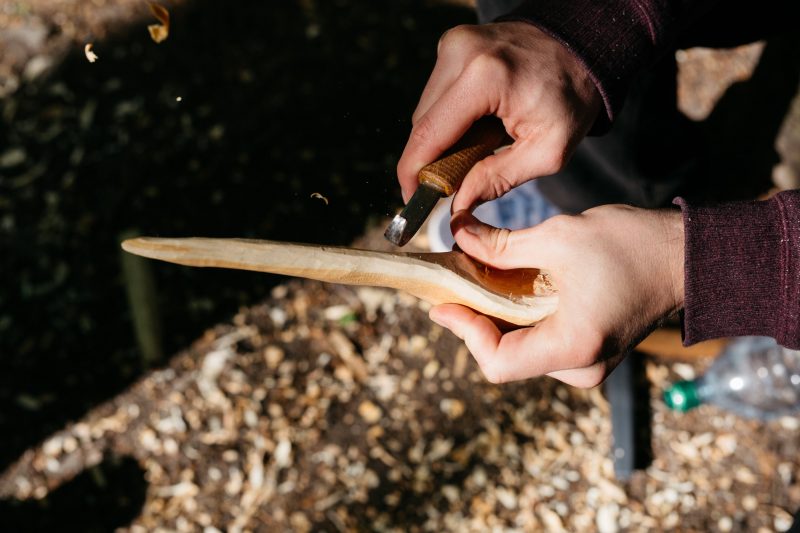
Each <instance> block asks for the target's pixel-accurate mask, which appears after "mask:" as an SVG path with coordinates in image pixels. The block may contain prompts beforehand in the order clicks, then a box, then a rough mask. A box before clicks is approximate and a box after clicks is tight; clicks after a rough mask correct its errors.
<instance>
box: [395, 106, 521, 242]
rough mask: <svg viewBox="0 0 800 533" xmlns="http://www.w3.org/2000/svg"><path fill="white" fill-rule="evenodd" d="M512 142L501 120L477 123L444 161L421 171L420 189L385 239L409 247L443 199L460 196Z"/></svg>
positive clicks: (396, 217) (492, 118)
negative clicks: (474, 172)
mask: <svg viewBox="0 0 800 533" xmlns="http://www.w3.org/2000/svg"><path fill="white" fill-rule="evenodd" d="M508 139H509V137H508V135H506V130H505V128H504V127H503V123H502V122H501V121H500V120H499V119H497V118H495V117H484V118H482V119H480V120H477V121H476V122H475V123H474V124H473V125H472V127H471V128H470V129H469V130H467V132H466V133H465V134H464V135H463V136H462V137H461V139H460V140H459V141H458V142H457V143H456V144H455V145H453V147H452V148H451V149H450V150H448V151H447V152H445V154H444V155H443V156H442V158H441V159H439V160H437V161H434V162H433V163H431V164H429V165H427V166H425V167H423V168H422V170H420V171H419V175H418V180H419V187H417V190H416V192H414V195H413V196H412V197H411V199H410V200H409V201H408V203H407V204H406V206H405V208H404V209H403V210H402V211H401V212H400V214H398V215H396V216H395V217H394V219H393V220H392V222H391V223H390V224H389V227H387V228H386V232H385V233H384V234H383V235H384V237H386V238H387V239H388V240H389V242H391V243H393V244H395V245H397V246H403V245H405V244H406V243H407V242H408V241H409V240H411V237H413V236H414V235H415V234H416V233H417V231H419V228H420V227H421V226H422V224H423V222H425V220H426V219H427V218H428V215H430V213H431V211H432V210H433V208H434V206H435V205H436V203H437V202H438V201H439V199H440V198H444V197H446V196H450V195H451V194H453V193H454V192H456V190H457V189H458V188H459V187H460V186H461V182H462V181H463V179H464V176H466V175H467V173H468V172H469V171H470V169H471V168H472V167H474V166H475V164H476V163H477V162H478V161H480V160H481V159H483V158H484V157H486V156H488V155H490V154H492V153H493V152H494V151H495V150H497V149H498V148H500V147H501V146H502V145H503V144H504V143H505V142H506V140H508Z"/></svg>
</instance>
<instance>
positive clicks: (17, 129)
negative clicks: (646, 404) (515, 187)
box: [0, 0, 800, 531]
mask: <svg viewBox="0 0 800 533" xmlns="http://www.w3.org/2000/svg"><path fill="white" fill-rule="evenodd" d="M163 5H164V6H165V7H166V8H167V9H168V10H169V13H170V15H171V19H170V27H169V36H168V38H167V39H166V40H164V41H163V42H161V43H158V44H157V43H155V42H154V41H153V40H152V39H151V37H150V35H149V33H148V30H147V26H148V25H151V24H157V23H158V21H157V20H156V19H155V17H154V15H153V13H152V12H151V11H150V9H149V7H148V4H147V3H146V2H143V1H139V0H135V1H134V0H92V1H87V2H64V1H61V0H30V1H5V0H1V1H0V51H1V53H2V55H1V56H0V93H1V94H2V102H0V265H2V270H1V271H2V274H3V275H2V280H1V281H0V283H2V288H0V472H5V474H2V475H0V480H2V482H0V487H2V488H0V494H2V495H3V496H4V497H5V498H6V499H4V500H2V501H0V525H13V529H9V530H15V531H21V530H55V529H60V530H63V529H64V527H65V524H68V525H69V527H70V528H72V529H75V530H82V531H107V530H112V529H114V528H117V527H130V528H132V529H133V530H137V528H140V529H139V530H145V529H146V530H150V529H154V528H156V527H165V528H168V529H179V530H193V529H197V528H206V530H207V531H214V530H215V529H214V528H217V529H219V530H225V529H232V530H236V529H237V528H239V530H244V529H256V530H259V529H260V530H265V531H266V530H270V531H271V530H276V529H284V530H310V529H314V530H333V531H335V530H351V529H382V530H391V529H392V528H395V529H397V530H414V529H417V530H423V529H425V530H431V529H434V530H437V529H438V530H442V529H450V530H463V529H462V526H463V527H464V528H473V529H476V530H480V529H483V528H484V527H490V526H496V527H501V528H518V529H520V530H536V529H541V528H547V529H551V530H556V529H558V527H562V528H564V529H565V530H570V531H575V530H592V529H595V528H601V529H602V528H605V530H608V531H611V530H614V529H613V527H612V526H617V527H618V526H619V525H620V524H622V525H623V526H624V525H625V524H627V526H625V527H629V528H633V529H637V528H644V529H647V528H651V527H655V528H659V527H662V528H665V529H671V528H675V527H683V528H685V529H687V530H691V529H695V530H709V529H718V530H749V531H754V530H757V529H758V527H764V528H767V529H781V528H782V527H783V526H784V524H786V523H787V521H790V517H789V513H791V512H793V511H794V509H796V508H797V507H798V506H800V485H798V477H797V476H798V459H797V457H798V455H797V453H796V452H797V450H796V444H794V442H795V441H796V440H797V437H798V425H797V423H796V422H794V423H793V422H792V421H790V420H783V421H781V422H779V423H776V424H774V425H773V426H771V430H770V431H769V432H761V431H758V429H759V427H760V426H758V425H757V424H756V423H754V422H746V421H741V420H738V419H736V418H733V417H731V416H730V415H726V414H724V413H716V412H713V411H712V413H713V414H714V416H715V417H716V418H715V420H717V422H713V423H710V422H709V419H708V418H707V417H706V416H705V415H707V414H708V412H706V413H705V415H703V414H700V415H695V414H691V415H686V416H684V417H682V418H681V417H679V416H677V415H673V414H671V413H666V412H664V411H663V410H659V409H661V408H660V407H654V410H655V413H654V419H653V423H654V430H653V433H654V436H653V438H654V441H655V442H654V443H653V448H654V450H653V455H654V463H653V464H654V465H655V466H653V467H651V469H649V470H647V471H642V472H639V473H638V475H637V476H635V477H634V478H633V479H632V481H630V482H629V483H626V484H619V483H616V482H615V481H614V476H613V469H612V468H610V466H609V465H610V463H609V462H608V461H610V459H609V450H610V444H609V432H610V429H609V423H608V420H607V418H608V416H607V415H608V405H607V403H606V401H605V399H604V398H603V396H602V394H600V392H598V391H593V392H585V391H574V390H571V389H568V388H567V387H563V386H560V385H558V384H555V383H552V382H550V381H543V380H536V381H534V382H532V383H527V384H518V385H514V386H507V387H502V388H500V387H494V386H490V385H488V384H486V383H484V382H483V381H482V378H481V377H480V375H479V373H478V372H477V369H476V368H475V366H474V364H473V363H472V362H471V360H469V358H467V357H466V355H465V352H464V350H463V348H462V347H461V346H460V345H459V343H457V342H456V341H455V339H453V338H452V337H450V336H449V334H446V333H443V332H442V331H441V330H440V329H438V328H437V327H435V326H433V325H431V324H429V323H428V322H427V319H426V317H425V312H424V309H420V306H419V305H418V303H417V302H415V301H414V300H413V299H408V298H404V297H403V296H398V295H394V294H391V293H386V292H381V291H373V292H370V291H366V290H357V291H356V290H350V289H344V288H335V287H331V286H325V285H321V284H314V283H309V282H304V283H299V282H291V283H289V284H288V285H287V282H286V280H282V279H280V278H278V277H275V276H264V275H254V274H250V273H241V272H228V271H213V270H212V271H206V270H196V269H188V268H178V267H174V266H166V265H155V264H152V265H151V264H150V263H148V262H145V261H139V260H136V259H133V258H130V257H128V258H125V257H123V255H122V253H121V252H120V249H119V243H120V241H121V240H122V239H123V238H126V237H130V236H135V235H153V236H188V235H203V236H220V237H249V238H268V239H275V240H288V241H301V242H313V243H321V244H341V245H350V244H352V243H354V242H360V243H362V244H365V245H371V246H373V247H377V246H381V244H378V243H379V242H380V238H377V240H376V231H378V232H379V231H380V230H382V227H383V225H385V222H386V219H387V217H389V216H390V215H392V214H393V213H394V212H395V210H396V209H397V207H399V205H400V204H401V201H400V195H399V188H398V186H397V185H396V178H395V172H394V169H395V165H396V161H397V159H398V157H399V154H400V152H401V150H402V147H403V146H404V144H405V140H406V137H407V134H408V131H409V130H410V116H411V112H412V110H413V108H414V106H415V105H416V101H417V98H418V96H419V93H420V92H421V89H422V87H423V86H424V83H425V81H426V79H427V76H428V74H429V72H430V70H431V68H432V66H433V62H434V60H435V50H436V43H437V40H438V38H439V36H440V35H441V33H442V32H443V31H444V30H446V29H448V28H450V27H452V26H454V25H457V24H461V23H471V22H474V21H475V16H474V13H473V11H472V9H471V7H470V6H469V2H455V3H453V2H435V1H423V0H417V1H412V0H403V1H401V0H395V1H391V2H378V3H376V2H368V1H360V0H336V1H331V2H317V1H315V0H293V1H286V2H257V1H247V2H236V3H221V2H212V1H209V0H194V1H191V2H190V1H182V0H180V1H179V0H175V1H171V2H164V4H163ZM88 43H91V44H92V51H93V52H94V53H95V54H96V55H97V56H98V59H97V60H96V61H95V62H90V61H89V60H88V59H87V54H86V52H85V45H86V44H88ZM789 44H791V43H789ZM784 45H786V43H784ZM789 48H791V47H789ZM795 49H796V47H795ZM764 50H765V47H764V44H763V43H756V44H754V45H751V46H746V47H741V48H737V49H733V50H725V51H721V52H713V51H709V50H692V51H689V52H681V55H680V56H679V65H680V67H681V75H682V83H681V85H680V94H679V97H680V101H681V105H682V108H683V109H684V111H685V112H686V113H687V115H688V116H690V118H692V119H695V120H703V119H706V117H708V116H709V115H710V114H712V112H713V109H714V104H715V103H716V102H717V101H718V100H719V99H720V98H721V97H723V96H724V95H727V97H728V98H731V97H736V93H737V92H738V93H740V94H739V96H738V98H739V101H743V100H744V101H748V100H752V99H753V98H754V95H756V97H758V95H761V97H763V95H764V94H770V93H769V91H770V90H773V89H774V90H775V91H777V92H773V93H772V94H773V95H778V96H779V97H778V96H776V97H775V98H773V100H774V101H773V102H772V103H774V104H775V106H774V109H776V111H773V112H772V114H769V115H765V114H763V113H762V114H761V115H759V116H760V117H762V118H763V117H764V116H767V118H768V121H767V122H768V124H767V125H766V126H765V127H766V128H767V132H768V133H767V134H766V135H765V134H763V132H762V131H761V130H757V129H756V126H755V122H757V121H756V119H754V118H752V117H753V116H754V115H755V114H756V113H749V108H748V112H747V113H735V114H737V115H738V122H734V124H735V128H731V121H730V114H722V115H721V118H719V119H718V120H717V122H716V124H718V126H717V127H718V129H719V130H720V131H725V130H727V131H728V138H729V139H731V141H730V142H726V141H724V140H723V141H721V142H720V144H721V145H724V146H726V147H727V149H728V150H730V151H733V152H735V153H740V152H741V150H742V149H741V144H742V143H743V142H744V143H745V144H747V141H742V135H738V134H737V133H736V131H735V129H737V128H739V127H740V125H741V124H742V123H744V124H745V126H747V124H748V122H747V121H748V120H750V121H751V122H752V123H753V129H754V131H756V132H757V134H753V135H754V136H756V137H758V138H759V139H760V141H759V146H767V148H766V149H765V151H764V153H765V154H766V155H764V156H763V158H762V159H761V163H762V166H764V167H765V168H766V169H767V170H766V171H765V173H764V174H763V175H762V177H764V178H766V181H768V182H769V184H768V186H769V187H773V186H778V187H782V188H789V187H796V186H797V185H796V184H797V176H798V175H800V156H798V155H797V154H798V153H799V152H798V150H797V146H798V144H799V143H800V141H799V140H800V126H798V116H800V103H798V99H797V98H796V97H795V96H794V95H795V93H796V88H797V83H796V72H797V66H796V65H794V64H789V63H787V61H789V60H787V57H788V58H796V57H797V56H796V54H795V55H791V54H789V55H781V54H780V53H778V54H777V55H774V54H773V55H770V56H769V57H770V61H772V62H773V63H772V64H773V65H778V71H782V72H788V73H789V76H788V79H789V80H790V82H791V80H792V79H794V85H793V86H792V85H788V90H787V89H786V87H787V85H786V84H783V85H782V86H781V87H780V88H779V89H776V88H775V86H774V85H770V83H772V82H771V81H768V82H763V83H761V84H760V85H759V86H757V87H760V89H758V90H756V89H747V87H748V86H747V84H746V82H747V80H749V79H750V78H751V76H752V73H753V72H754V71H755V70H756V69H757V66H758V65H759V61H760V60H763V59H764V58H765V57H767V54H766V53H765V52H764ZM767 50H769V47H767ZM773 50H774V48H773ZM762 64H763V61H762ZM792 76H794V77H792ZM784 77H786V76H784ZM769 79H772V78H769ZM739 82H743V83H741V84H739V85H734V86H733V87H734V88H733V89H730V87H731V85H732V84H737V83H739ZM751 87H752V86H751ZM771 87H772V89H770V88H771ZM765 88H766V90H767V92H766V93H765V92H764V91H765ZM759 90H760V91H761V92H758V91H759ZM793 98H794V99H793ZM723 101H724V99H723ZM734 101H736V100H735V99H734ZM712 116H713V115H712ZM745 139H748V137H747V136H745ZM748 146H750V147H753V146H755V144H754V143H750V144H748ZM776 147H777V148H776ZM754 150H755V149H754ZM770 179H773V181H770ZM764 192H765V191H764ZM315 193H316V194H315ZM319 196H322V197H324V199H323V198H320V197H319ZM377 235H378V237H379V233H378V234H377ZM232 317H233V318H232ZM204 332H205V333H204ZM231 335H233V337H230V336H231ZM231 338H233V340H231ZM198 339H199V340H198ZM220 339H222V340H220ZM225 339H227V340H225ZM193 343H194V344H193ZM376 350H377V351H376ZM214 353H217V354H219V353H223V354H227V355H225V356H224V357H222V356H219V357H218V358H217V359H214V358H212V359H208V357H210V354H214ZM347 353H355V354H357V355H358V356H359V357H361V356H364V358H365V360H366V361H367V363H366V364H367V367H365V368H367V370H368V373H367V374H366V375H365V374H364V372H363V369H361V370H359V368H361V367H359V366H358V365H357V364H356V367H355V369H354V368H353V367H352V365H353V364H354V363H352V361H353V359H352V358H349V359H348V357H347V355H346V354H347ZM173 354H179V355H177V356H173ZM343 354H344V355H343ZM348 361H349V362H348ZM288 363H291V365H288V366H287V364H288ZM704 364H706V363H705V362H703V361H700V362H697V361H694V362H692V363H689V364H687V363H681V364H679V365H678V366H677V367H676V366H675V365H674V364H672V363H669V364H668V363H663V362H659V361H657V360H653V361H649V362H648V370H647V371H648V376H649V377H650V378H651V381H652V383H653V387H654V390H653V391H652V396H653V398H657V397H658V391H657V390H656V389H657V385H658V384H659V383H660V384H662V385H663V384H666V383H667V381H668V380H669V379H671V378H674V377H676V376H684V377H685V376H687V375H694V374H695V373H696V372H698V371H699V370H700V369H701V368H702V367H703V365H704ZM214 365H217V366H214ZM459 365H460V366H459ZM681 365H682V366H681ZM459 368H460V369H461V370H460V376H459V372H457V369H459ZM342 369H344V370H342ZM445 370H446V372H445ZM359 376H361V377H359ZM408 376H414V380H412V381H413V382H409V383H406V380H407V379H408ZM459 377H461V378H463V379H457V378H459ZM228 378H230V379H228ZM225 380H228V381H225ZM325 380H330V383H329V386H328V387H327V388H326V391H327V392H319V391H318V390H317V391H316V392H314V391H315V389H314V383H317V384H318V383H324V382H326V381H325ZM212 381H213V382H214V383H217V382H219V383H223V382H226V383H228V385H220V387H221V388H214V391H220V392H219V394H220V395H221V397H217V396H215V394H216V393H214V392H213V391H212V392H209V391H208V386H210V385H208V383H210V382H212ZM236 383H238V385H236ZM404 383H405V384H404ZM131 386H133V387H132V388H131ZM204 387H205V388H204ZM215 387H216V385H215ZM317 387H319V385H317ZM259 391H260V392H259ZM287 391H295V392H287ZM398 391H399V392H398ZM174 394H177V395H178V396H179V398H176V397H175V396H174ZM398 395H399V396H398ZM220 398H222V399H220ZM237 398H238V399H237ZM553 398H555V399H556V401H552V399H553ZM223 400H224V401H223ZM301 400H302V401H301ZM323 400H324V401H323ZM220 402H221V403H220ZM226 402H227V403H226ZM248 402H249V403H248ZM654 402H656V403H657V400H654ZM190 405H191V406H193V408H194V409H196V411H197V413H195V415H192V416H194V417H196V419H192V416H190V415H189V414H187V413H188V411H186V410H185V409H188V407H187V406H190ZM298 405H300V406H303V410H302V411H298V412H294V411H293V406H298ZM248 406H249V407H248ZM312 407H313V409H314V410H313V411H311V408H312ZM176 410H177V411H176ZM376 410H377V411H376ZM119 413H127V414H125V415H124V416H123V415H120V414H119ZM175 413H178V414H175ZM226 413H227V414H226ZM248 413H250V414H248ZM120 417H121V418H120ZM162 420H172V421H173V422H172V423H173V425H172V426H169V425H167V426H163V425H162V426H159V423H160V421H162ZM421 420H424V421H425V423H423V422H420V421H421ZM110 421H111V422H110ZM218 426H219V427H218ZM294 426H297V427H296V428H294V429H293V427H294ZM98 428H99V429H98ZM220 428H222V429H220ZM300 428H302V429H300ZM375 428H377V429H375ZM222 430H225V431H227V432H228V433H226V436H225V437H224V438H223V437H218V436H214V435H216V433H215V432H219V431H222ZM312 430H313V431H312ZM53 435H55V437H54V436H53ZM170 435H172V436H170ZM209 435H211V436H209ZM169 442H171V444H169ZM676 442H677V443H679V444H680V445H679V446H678V448H677V449H676V448H675V446H671V445H670V443H676ZM737 442H738V443H739V445H738V446H737ZM43 443H44V444H43ZM154 443H155V444H154ZM287 443H288V444H287ZM48 445H49V447H48ZM332 447H333V448H332ZM190 450H193V451H190ZM254 450H255V451H254ZM287 450H288V451H287ZM351 450H353V451H351ZM376 450H383V451H376ZM709 450H711V451H709ZM384 454H385V455H384ZM709 454H711V455H709ZM508 457H513V458H514V459H508ZM711 459H713V461H711V462H712V463H718V464H716V465H709V464H708V462H709V461H710V460H711ZM659 461H660V462H659ZM725 461H728V462H725ZM504 464H505V465H506V466H505V467H504V466H502V465H504ZM699 464H703V465H705V466H706V467H707V468H708V469H710V470H708V471H702V470H701V469H699V467H698V465H699ZM259 465H260V466H259ZM359 465H360V466H359ZM423 467H424V468H423ZM715 469H719V470H715ZM235 472H238V474H237V473H235ZM331 472H333V473H331ZM369 472H371V474H369ZM270 473H271V474H270ZM270 475H272V477H270ZM237 476H239V478H237ZM331 476H332V477H331ZM659 476H660V477H659ZM237 479H238V488H237V481H236V480H237ZM720 479H727V481H720ZM270 480H271V481H270ZM270 483H271V484H270ZM287 483H288V484H287ZM687 483H688V484H689V485H687ZM676 487H677V488H676ZM592 489H594V492H591V490H592ZM667 489H669V490H667ZM756 489H758V490H756ZM665 491H666V492H665ZM756 495H758V496H756ZM748 497H749V498H751V499H752V498H755V501H752V500H751V499H746V498H748ZM187 502H189V503H187ZM743 502H744V503H743ZM787 527H788V526H787Z"/></svg>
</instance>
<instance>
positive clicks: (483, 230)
mask: <svg viewBox="0 0 800 533" xmlns="http://www.w3.org/2000/svg"><path fill="white" fill-rule="evenodd" d="M450 227H451V228H452V230H453V236H454V237H455V239H456V243H458V246H459V248H461V250H463V251H464V252H465V253H466V254H467V255H469V256H471V257H474V258H475V259H477V260H478V261H480V262H481V263H484V264H486V265H489V266H492V267H495V268H500V269H510V268H532V267H536V268H547V267H548V266H549V265H550V263H551V257H552V251H551V248H552V247H551V245H550V244H549V243H548V239H547V238H546V237H545V236H544V234H543V232H542V231H541V230H540V229H539V226H534V227H532V228H527V229H524V230H518V231H511V230H508V229H505V228H495V227H493V226H489V225H488V224H484V223H483V222H481V221H480V220H478V219H477V218H475V217H474V216H473V215H472V213H470V212H469V211H466V210H462V211H458V212H456V213H455V214H454V215H453V218H452V219H451V221H450Z"/></svg>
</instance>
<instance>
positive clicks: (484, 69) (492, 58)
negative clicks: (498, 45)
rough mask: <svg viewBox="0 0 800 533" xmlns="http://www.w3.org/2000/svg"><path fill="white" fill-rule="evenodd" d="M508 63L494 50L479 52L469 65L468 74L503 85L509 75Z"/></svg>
mask: <svg viewBox="0 0 800 533" xmlns="http://www.w3.org/2000/svg"><path fill="white" fill-rule="evenodd" d="M507 72H508V65H507V63H506V62H505V61H504V60H503V58H502V57H501V56H498V55H496V54H494V53H492V52H482V53H480V54H477V55H476V56H475V57H474V58H472V60H471V61H470V63H469V65H468V66H467V72H466V73H467V75H468V76H471V77H472V78H474V79H477V80H487V79H489V80H492V81H493V83H496V84H497V85H503V84H504V81H503V80H504V79H505V78H506V77H507Z"/></svg>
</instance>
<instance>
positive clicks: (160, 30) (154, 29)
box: [147, 2, 169, 43]
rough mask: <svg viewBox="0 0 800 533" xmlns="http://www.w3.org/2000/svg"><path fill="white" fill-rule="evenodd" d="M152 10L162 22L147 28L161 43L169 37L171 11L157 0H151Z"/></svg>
mask: <svg viewBox="0 0 800 533" xmlns="http://www.w3.org/2000/svg"><path fill="white" fill-rule="evenodd" d="M149 5H150V12H151V13H153V16H155V17H156V18H157V19H158V21H159V22H160V23H161V24H150V25H149V26H147V30H148V31H149V32H150V37H151V38H152V39H153V40H154V41H155V42H157V43H160V42H161V41H163V40H164V39H166V38H167V37H169V11H167V9H166V8H165V7H164V6H162V5H159V4H156V3H155V2H149Z"/></svg>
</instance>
